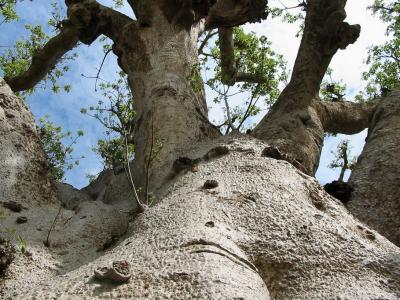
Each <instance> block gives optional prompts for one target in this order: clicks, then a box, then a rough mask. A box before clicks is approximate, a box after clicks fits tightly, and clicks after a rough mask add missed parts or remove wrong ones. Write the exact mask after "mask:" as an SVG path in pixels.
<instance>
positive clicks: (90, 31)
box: [5, 0, 134, 92]
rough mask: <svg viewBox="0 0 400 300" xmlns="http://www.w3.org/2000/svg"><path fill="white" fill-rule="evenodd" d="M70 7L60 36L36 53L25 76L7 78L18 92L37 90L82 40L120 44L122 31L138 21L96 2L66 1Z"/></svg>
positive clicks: (52, 39)
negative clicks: (100, 38)
mask: <svg viewBox="0 0 400 300" xmlns="http://www.w3.org/2000/svg"><path fill="white" fill-rule="evenodd" d="M66 4H67V6H68V20H64V21H63V22H62V23H61V28H60V33H59V34H58V35H56V36H55V37H53V38H51V39H50V40H49V41H48V42H47V43H46V44H45V45H44V46H43V48H41V49H40V50H38V51H37V52H36V53H34V55H33V56H32V63H31V65H30V67H29V68H28V69H27V70H26V71H25V72H24V73H22V74H20V75H18V76H15V77H9V78H5V80H6V82H7V83H8V84H9V85H10V87H11V88H12V90H13V91H14V92H20V91H24V90H28V89H31V88H33V87H34V86H35V85H36V84H37V83H38V82H39V81H40V80H42V79H43V78H44V77H45V76H46V75H47V74H48V73H49V72H50V71H51V70H52V69H53V68H54V67H55V65H56V64H57V62H58V61H59V60H60V59H61V58H62V57H63V56H64V55H65V54H66V53H67V52H68V51H70V50H71V49H73V48H74V47H75V46H76V45H77V43H78V42H79V41H81V42H82V43H85V44H91V43H92V42H93V41H94V40H96V39H97V37H98V36H99V35H101V34H104V35H106V36H108V37H109V38H111V39H112V40H113V41H116V40H118V38H119V35H120V34H121V31H122V28H123V27H124V26H125V25H127V24H129V23H132V22H134V21H133V20H132V19H130V18H129V17H127V16H125V15H123V14H121V13H119V12H117V11H115V10H113V9H110V8H108V7H106V6H103V5H101V4H99V3H97V2H96V1H88V0H66Z"/></svg>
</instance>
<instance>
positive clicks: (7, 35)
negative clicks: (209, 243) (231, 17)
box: [0, 0, 385, 188]
mask: <svg viewBox="0 0 400 300" xmlns="http://www.w3.org/2000/svg"><path fill="white" fill-rule="evenodd" d="M58 2H59V3H60V5H61V7H63V5H64V4H63V3H64V1H61V0H58ZM99 2H101V3H102V4H105V5H107V4H110V2H111V1H99ZM274 2H276V1H275V0H271V1H270V3H271V4H274ZM286 2H287V3H288V6H291V5H290V2H294V3H296V4H297V1H293V0H287V1H286ZM371 3H372V0H364V1H359V0H349V1H348V5H347V12H348V20H349V22H350V23H358V24H361V26H362V32H361V36H360V39H359V40H358V42H357V43H356V44H355V45H352V46H350V47H349V48H348V49H347V50H345V51H340V53H338V54H337V55H336V56H335V58H334V59H333V61H332V64H331V68H333V70H334V75H333V77H334V79H335V80H343V82H345V83H346V84H347V87H348V90H347V99H349V100H350V99H351V98H352V97H353V96H354V95H355V94H356V93H357V91H359V90H360V89H362V88H363V82H362V81H361V74H362V72H363V71H364V70H365V69H366V67H365V64H364V62H363V61H364V60H365V59H366V57H367V53H366V48H367V47H368V46H370V45H372V44H378V43H382V42H383V41H384V40H385V37H384V30H385V27H384V25H383V24H381V23H380V22H379V20H378V18H376V17H372V16H371V15H370V13H369V12H368V11H366V6H367V5H370V4H371ZM24 5H29V9H26V7H24ZM17 8H18V13H19V15H20V20H19V21H18V22H14V23H11V24H2V25H0V46H10V45H13V44H14V42H15V40H16V39H18V38H21V37H22V36H23V35H24V34H25V33H26V31H25V29H24V27H23V26H24V24H26V23H30V24H41V25H43V26H44V27H46V22H47V19H48V15H49V12H50V10H51V7H50V1H48V0H36V1H34V2H32V3H31V2H29V3H28V2H26V4H24V3H21V4H18V7H17ZM121 10H122V11H123V12H124V13H127V14H131V13H130V10H129V8H127V7H124V8H122V9H121ZM245 29H246V30H248V31H254V32H256V33H257V34H259V35H261V34H263V35H266V36H267V37H268V38H269V39H270V40H271V41H272V47H273V49H274V50H275V51H276V52H278V53H280V54H283V55H284V57H285V59H286V60H287V61H288V67H291V66H292V65H293V62H294V58H295V55H296V52H297V48H298V44H299V39H298V38H296V37H295V34H296V32H297V30H298V27H297V26H296V25H288V24H282V23H281V22H278V21H277V20H268V21H266V22H263V23H261V24H251V25H246V26H245ZM5 49H6V48H4V47H2V48H0V53H1V52H2V51H4V50H5ZM76 51H77V53H78V54H79V57H78V59H77V60H76V61H74V62H72V63H71V64H70V71H69V72H68V73H67V74H66V76H64V78H63V79H62V82H64V83H69V84H71V85H72V91H71V92H70V93H65V92H60V93H59V94H54V93H52V92H49V90H42V89H39V90H38V91H37V92H36V93H35V94H34V95H32V96H30V97H28V98H27V102H28V105H29V106H30V108H31V110H32V112H33V114H34V116H35V118H39V117H42V116H44V115H46V114H47V115H49V116H50V118H51V120H52V121H53V122H54V123H55V124H59V125H62V126H63V127H64V129H65V130H70V131H72V132H76V131H78V130H80V129H82V130H83V131H84V133H85V135H84V137H82V138H81V139H80V140H78V142H77V144H76V145H75V146H74V154H73V155H74V156H75V157H79V156H85V158H84V159H82V160H81V162H80V165H79V166H77V167H75V168H74V169H73V170H71V171H67V174H66V182H68V183H70V184H72V185H74V186H76V187H79V188H80V187H83V186H85V185H87V183H88V180H87V178H86V174H97V173H98V172H100V171H101V164H100V159H99V157H98V156H97V155H96V154H95V153H93V152H92V150H91V149H92V148H93V147H94V146H95V145H96V143H97V139H98V138H99V137H102V136H103V132H104V128H102V126H101V125H100V124H99V123H98V121H96V120H94V119H93V118H90V117H88V116H85V115H82V114H81V113H80V109H81V108H84V107H89V106H91V105H95V104H96V103H97V100H99V99H100V95H99V93H96V92H95V90H94V80H91V79H87V78H84V77H82V76H81V74H84V75H86V76H95V75H96V73H97V70H98V69H97V68H98V67H99V66H100V63H101V60H102V58H103V52H102V49H101V45H100V44H99V43H98V42H95V43H94V44H92V45H91V46H86V45H80V46H79V47H78V48H76ZM117 71H118V66H117V64H116V57H115V56H114V55H112V54H110V55H109V56H108V57H107V59H106V61H105V64H104V66H103V69H102V73H101V77H102V78H104V79H107V80H111V79H112V78H115V75H116V72H117ZM1 75H2V73H1V71H0V76H1ZM208 96H209V97H208V98H209V99H211V98H212V97H211V95H208ZM233 101H235V100H233ZM210 105H211V106H212V109H211V110H210V119H211V120H215V121H217V122H218V123H219V121H220V120H221V119H222V118H223V113H222V110H221V107H217V106H215V105H213V104H211V103H210ZM261 117H262V116H259V117H258V118H256V119H254V120H252V121H253V122H256V121H257V120H258V119H260V118H261ZM365 137H366V132H365V131H364V132H362V133H360V134H358V135H353V136H350V137H349V136H342V135H339V136H337V137H331V138H328V139H326V140H325V145H324V149H323V152H322V157H321V162H320V168H319V170H318V172H317V179H318V180H319V181H320V182H321V183H326V182H330V181H332V180H334V179H336V178H337V177H338V174H339V169H336V170H331V169H328V168H327V165H328V164H329V162H330V161H331V160H332V158H333V155H332V153H331V151H333V150H335V149H336V147H337V144H338V143H339V142H340V140H341V139H343V138H348V139H350V140H351V145H352V146H353V149H352V153H353V154H356V155H357V154H359V153H360V152H361V150H362V147H363V145H364V140H365Z"/></svg>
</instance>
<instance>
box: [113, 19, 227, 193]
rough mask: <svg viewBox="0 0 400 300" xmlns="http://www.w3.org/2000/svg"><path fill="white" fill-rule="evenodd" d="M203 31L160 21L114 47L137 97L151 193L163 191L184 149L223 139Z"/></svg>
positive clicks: (138, 162) (141, 168) (138, 138)
mask: <svg viewBox="0 0 400 300" xmlns="http://www.w3.org/2000/svg"><path fill="white" fill-rule="evenodd" d="M162 21H164V22H162ZM199 28H200V26H193V27H192V29H190V30H187V29H185V28H183V27H180V26H176V25H172V24H170V23H169V22H168V20H167V19H166V18H165V17H163V16H159V17H158V18H157V23H156V24H154V23H153V26H152V27H145V28H136V27H135V25H133V24H132V25H130V26H128V27H127V28H125V30H126V32H124V34H122V36H123V37H124V38H123V40H120V41H118V42H117V43H116V44H115V45H114V51H115V52H116V53H117V54H118V56H119V63H120V66H121V67H122V68H123V69H124V71H125V72H127V74H128V76H129V83H130V86H131V89H132V91H134V96H135V111H136V114H137V115H136V123H135V134H134V138H135V173H136V180H137V182H138V187H144V186H145V182H144V180H143V179H144V178H146V177H147V174H146V173H147V167H148V166H149V167H150V173H151V174H150V175H151V181H150V185H151V189H153V190H156V189H158V188H159V187H160V186H161V184H162V183H163V182H164V180H165V178H166V176H167V173H168V172H169V171H170V170H171V164H170V163H171V162H173V161H174V159H176V158H178V157H179V156H180V155H182V154H180V153H177V150H178V149H179V147H180V146H182V145H184V144H187V145H190V144H193V143H198V142H199V141H205V140H207V139H209V138H212V139H213V138H216V137H218V136H219V135H220V134H219V131H218V130H217V129H216V128H214V127H213V126H212V125H211V124H210V123H209V122H208V119H207V115H208V112H207V111H208V110H207V104H206V102H205V97H204V90H203V82H202V79H201V76H200V73H199V72H200V70H199V64H198V53H197V39H198V34H199V30H200V29H199ZM138 44H139V45H140V46H138ZM149 160H150V162H149Z"/></svg>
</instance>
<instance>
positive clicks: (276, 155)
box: [261, 146, 307, 174]
mask: <svg viewBox="0 0 400 300" xmlns="http://www.w3.org/2000/svg"><path fill="white" fill-rule="evenodd" d="M261 156H263V157H269V158H273V159H276V160H284V161H287V162H288V163H290V164H291V165H293V166H294V167H295V168H296V169H298V170H300V171H302V172H304V173H306V174H307V170H306V168H305V167H304V166H303V165H302V164H301V163H300V162H299V161H298V160H296V159H295V158H293V157H291V156H290V155H288V154H286V153H283V152H281V151H280V150H279V148H278V147H275V146H268V147H266V148H265V149H264V150H263V152H262V153H261Z"/></svg>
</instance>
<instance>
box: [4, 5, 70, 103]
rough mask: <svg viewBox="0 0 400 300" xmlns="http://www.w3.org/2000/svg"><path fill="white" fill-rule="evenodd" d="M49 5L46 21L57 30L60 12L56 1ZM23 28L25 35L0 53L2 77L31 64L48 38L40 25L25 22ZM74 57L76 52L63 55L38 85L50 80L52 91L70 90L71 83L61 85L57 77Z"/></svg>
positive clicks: (44, 84) (31, 91)
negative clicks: (48, 16) (50, 9)
mask: <svg viewBox="0 0 400 300" xmlns="http://www.w3.org/2000/svg"><path fill="white" fill-rule="evenodd" d="M0 1H2V0H0ZM5 1H8V0H5ZM8 2H10V1H8ZM11 2H14V5H15V2H16V1H11ZM51 6H52V8H53V10H52V12H51V15H52V17H51V18H50V20H49V21H48V25H49V26H51V27H54V28H55V30H56V31H58V30H59V26H58V24H59V22H60V21H61V19H62V12H61V10H60V8H59V7H58V5H57V3H55V2H54V3H52V4H51ZM0 7H1V2H0ZM13 7H14V6H13ZM13 12H14V13H15V10H13ZM16 19H18V17H16V18H14V19H9V21H11V20H16ZM25 29H26V31H27V33H28V35H27V36H26V37H23V38H22V39H20V40H17V41H16V42H15V44H14V46H13V47H9V48H8V49H7V50H5V51H4V52H3V53H0V69H1V70H2V71H3V76H4V77H14V76H17V75H20V74H22V73H23V72H25V71H26V70H27V69H28V68H29V66H30V64H31V60H32V56H33V54H34V53H35V52H36V51H38V50H39V49H40V48H42V47H43V45H44V44H46V42H47V41H48V40H49V39H50V37H49V35H48V34H47V33H46V32H45V30H44V29H43V27H42V26H41V25H31V24H27V25H25ZM76 57H77V53H72V54H68V55H65V56H64V57H63V58H62V59H61V60H60V61H59V63H58V64H57V66H56V67H55V68H54V69H53V70H52V71H51V72H50V73H49V74H47V76H46V77H45V79H44V80H43V82H42V85H41V86H39V87H42V88H45V87H46V83H47V82H50V83H51V87H52V91H53V92H55V93H58V92H60V91H61V89H63V90H64V91H66V92H69V91H70V90H71V85H69V84H65V85H62V84H60V83H59V79H60V78H61V77H62V76H63V75H64V74H65V73H66V72H67V71H68V70H69V66H68V62H69V61H71V60H74V59H75V58H76ZM35 89H36V87H35V88H33V89H31V90H28V91H25V92H23V93H20V96H26V95H30V94H32V93H33V92H34V91H35Z"/></svg>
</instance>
